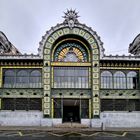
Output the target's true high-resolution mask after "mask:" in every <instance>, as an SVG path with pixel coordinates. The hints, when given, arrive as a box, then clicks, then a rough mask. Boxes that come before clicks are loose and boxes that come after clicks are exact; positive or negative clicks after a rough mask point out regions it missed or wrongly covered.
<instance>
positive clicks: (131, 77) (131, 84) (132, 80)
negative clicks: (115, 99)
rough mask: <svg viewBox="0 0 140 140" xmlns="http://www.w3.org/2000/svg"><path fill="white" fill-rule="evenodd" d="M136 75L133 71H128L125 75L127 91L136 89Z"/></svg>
mask: <svg viewBox="0 0 140 140" xmlns="http://www.w3.org/2000/svg"><path fill="white" fill-rule="evenodd" d="M137 75H138V73H137V72H135V71H129V72H128V73H127V89H137V84H138V83H137V82H138V77H137Z"/></svg>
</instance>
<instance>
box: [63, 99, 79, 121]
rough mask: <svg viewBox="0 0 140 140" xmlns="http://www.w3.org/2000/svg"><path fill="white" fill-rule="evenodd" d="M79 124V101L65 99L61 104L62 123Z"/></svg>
mask: <svg viewBox="0 0 140 140" xmlns="http://www.w3.org/2000/svg"><path fill="white" fill-rule="evenodd" d="M71 121H72V122H80V103H79V100H71V99H69V100H68V99H65V100H64V102H63V122H71Z"/></svg>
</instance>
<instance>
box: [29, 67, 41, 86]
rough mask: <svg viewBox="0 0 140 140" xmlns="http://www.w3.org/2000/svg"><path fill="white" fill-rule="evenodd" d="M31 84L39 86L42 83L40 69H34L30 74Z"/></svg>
mask: <svg viewBox="0 0 140 140" xmlns="http://www.w3.org/2000/svg"><path fill="white" fill-rule="evenodd" d="M29 78H30V79H29V84H30V87H33V88H35V87H39V88H41V85H42V78H41V71H40V70H32V71H31V72H30V76H29Z"/></svg>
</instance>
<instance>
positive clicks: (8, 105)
mask: <svg viewBox="0 0 140 140" xmlns="http://www.w3.org/2000/svg"><path fill="white" fill-rule="evenodd" d="M2 110H42V99H40V98H6V99H5V98H4V99H2Z"/></svg>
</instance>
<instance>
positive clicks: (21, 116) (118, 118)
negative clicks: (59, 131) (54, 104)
mask: <svg viewBox="0 0 140 140" xmlns="http://www.w3.org/2000/svg"><path fill="white" fill-rule="evenodd" d="M59 124H62V119H61V118H60V119H51V118H43V113H42V112H41V111H0V126H48V127H52V126H56V125H59ZM81 124H82V125H86V126H88V127H93V128H100V129H103V130H107V129H108V128H140V112H101V114H100V118H97V119H81Z"/></svg>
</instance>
